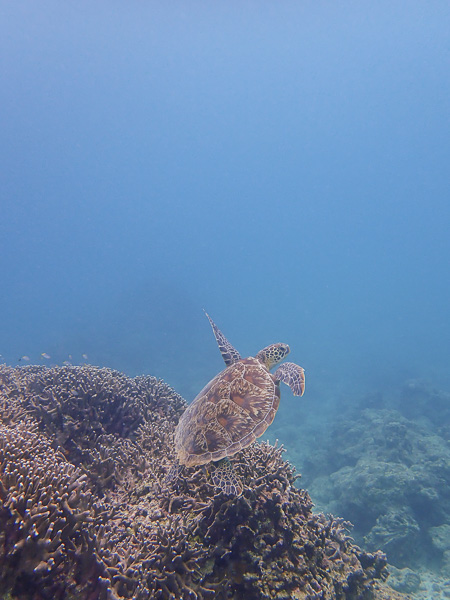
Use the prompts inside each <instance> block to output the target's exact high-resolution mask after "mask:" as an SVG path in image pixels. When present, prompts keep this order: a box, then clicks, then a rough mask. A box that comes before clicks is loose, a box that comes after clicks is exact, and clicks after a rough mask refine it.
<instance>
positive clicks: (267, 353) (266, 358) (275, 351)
mask: <svg viewBox="0 0 450 600" xmlns="http://www.w3.org/2000/svg"><path fill="white" fill-rule="evenodd" d="M289 352H290V348H289V346H288V345H287V344H282V343H280V344H271V345H270V346H267V347H266V348H263V349H262V350H260V351H259V352H258V354H257V355H256V357H255V358H256V359H257V360H259V361H260V362H262V363H263V364H264V365H265V366H266V367H267V368H268V369H269V371H270V369H271V368H272V367H274V366H275V365H277V364H278V363H279V362H281V361H282V360H284V359H285V358H286V356H287V355H288V354H289Z"/></svg>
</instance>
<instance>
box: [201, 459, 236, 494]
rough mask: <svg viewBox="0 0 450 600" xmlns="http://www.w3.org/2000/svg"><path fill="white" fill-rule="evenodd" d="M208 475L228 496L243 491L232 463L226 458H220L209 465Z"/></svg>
mask: <svg viewBox="0 0 450 600" xmlns="http://www.w3.org/2000/svg"><path fill="white" fill-rule="evenodd" d="M209 469H210V477H211V481H212V482H213V484H214V485H215V486H216V488H218V489H219V490H220V491H221V492H223V493H224V494H227V495H228V496H240V495H241V494H242V492H243V491H244V488H243V487H242V482H241V480H240V479H239V477H238V475H237V473H236V471H235V470H234V467H233V465H232V464H231V462H230V461H229V460H228V458H222V460H218V461H217V462H215V463H211V465H209Z"/></svg>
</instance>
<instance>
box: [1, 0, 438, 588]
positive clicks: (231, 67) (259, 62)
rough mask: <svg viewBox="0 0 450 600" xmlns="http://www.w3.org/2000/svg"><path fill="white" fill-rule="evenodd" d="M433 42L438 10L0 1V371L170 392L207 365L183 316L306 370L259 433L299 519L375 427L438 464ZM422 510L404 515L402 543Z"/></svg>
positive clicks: (201, 342) (406, 5)
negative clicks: (134, 382) (72, 368)
mask: <svg viewBox="0 0 450 600" xmlns="http://www.w3.org/2000/svg"><path fill="white" fill-rule="evenodd" d="M449 31H450V6H449V4H448V3H447V2H439V1H434V2H429V3H423V2H415V1H411V2H397V3H392V2H383V1H381V2H377V3H365V2H364V3H361V2H344V3H327V2H277V3H271V2H259V3H256V2H245V3H244V2H228V3H206V2H189V3H187V2H173V3H170V4H167V3H157V2H146V3H144V2H127V3H119V2H102V1H99V2H96V3H95V4H92V3H86V2H81V3H76V4H71V3H59V2H51V1H44V2H40V3H38V4H36V3H31V2H21V1H17V2H14V3H10V2H5V1H3V2H0V65H1V81H2V86H1V88H2V101H1V103H0V124H1V132H2V133H1V136H0V153H1V169H0V209H1V211H0V214H1V218H0V276H1V282H0V283H1V288H2V293H1V294H0V314H1V320H0V322H1V325H0V354H1V356H0V362H5V363H7V364H9V365H18V364H30V363H31V364H33V363H37V364H45V365H48V366H50V365H53V364H59V365H61V364H63V363H64V362H65V361H67V362H70V363H72V364H82V363H85V362H88V363H91V364H95V365H100V366H103V365H105V366H109V367H112V368H114V369H118V370H120V371H123V372H125V373H126V374H128V375H131V376H133V375H136V374H143V373H145V374H151V375H155V376H157V377H161V378H163V379H164V380H165V381H167V382H168V383H169V384H170V385H171V386H173V387H174V388H175V389H176V390H177V391H178V392H179V393H180V394H181V395H183V396H184V397H185V398H186V399H187V400H188V401H191V400H192V399H193V398H194V397H195V395H196V394H197V393H198V391H199V390H200V389H201V388H202V386H203V385H204V384H205V383H206V382H207V381H208V380H209V379H210V378H211V377H213V376H214V375H215V374H216V373H217V372H218V371H219V370H220V369H222V368H223V362H222V359H221V356H220V353H219V352H218V350H217V347H216V344H215V341H214V339H213V336H212V334H211V330H210V327H209V324H208V322H207V320H206V318H205V316H204V314H203V311H202V309H203V308H205V309H206V310H207V311H208V312H209V313H210V314H211V316H212V317H213V319H214V320H215V321H216V323H217V324H218V326H219V327H220V328H221V330H222V331H223V332H224V334H225V335H226V336H227V337H228V339H229V340H230V341H231V343H232V344H233V345H235V346H236V348H237V349H238V350H239V351H240V353H241V354H242V355H243V356H246V355H254V354H255V353H256V352H257V351H258V350H259V349H261V348H262V347H264V346H266V345H268V344H270V343H273V342H278V341H283V342H287V343H288V344H290V347H291V360H293V361H295V362H297V363H299V364H301V365H302V366H303V367H304V368H305V371H306V392H305V395H304V397H303V398H301V399H298V398H294V397H293V396H292V394H291V392H290V390H289V389H288V388H287V387H286V386H283V390H282V402H281V405H280V409H279V412H278V414H277V417H276V419H275V422H274V424H273V425H272V427H271V428H270V429H269V430H268V432H267V433H268V434H269V438H270V439H272V440H273V439H275V437H276V438H278V439H279V440H280V442H282V443H284V445H285V447H286V448H287V452H288V457H289V458H290V459H291V460H293V462H294V463H295V464H296V466H297V467H298V469H299V470H300V471H304V472H305V473H304V475H305V477H304V480H302V482H303V484H304V485H306V487H308V486H311V490H310V491H311V495H312V498H313V500H315V501H316V502H317V503H318V506H319V507H320V508H323V509H324V510H326V509H330V508H332V509H333V510H335V511H337V512H339V511H340V510H344V509H346V508H348V509H349V512H350V513H351V506H348V505H347V504H345V503H344V502H343V503H342V505H341V506H339V505H337V506H336V505H332V500H333V493H332V492H330V493H328V495H327V491H326V490H325V491H324V487H323V485H321V483H320V481H321V480H320V477H329V476H331V474H332V473H337V472H339V470H340V469H342V468H347V469H348V468H353V467H354V466H355V464H356V463H357V462H358V461H359V460H360V459H361V457H362V456H363V455H364V456H366V455H368V456H372V457H373V456H375V455H376V452H377V451H376V450H374V451H373V452H372V450H371V449H372V448H373V444H375V445H376V440H375V442H374V434H373V432H374V428H375V425H374V419H375V421H376V423H377V424H378V425H377V426H378V427H379V429H380V438H381V442H380V443H384V442H383V440H385V428H386V426H388V425H389V424H391V425H392V423H393V422H394V423H397V425H398V426H399V427H400V429H401V428H402V427H405V428H406V430H407V432H408V433H407V434H404V435H403V437H402V438H401V439H402V440H404V439H405V436H406V437H408V436H409V435H410V433H409V432H410V431H411V427H416V426H417V427H418V426H419V425H420V427H423V428H424V429H423V431H422V430H421V433H420V435H424V436H425V438H424V439H423V440H422V441H421V444H419V446H420V445H421V447H427V436H429V438H430V439H431V437H432V438H433V440H435V442H436V444H438V445H439V448H441V451H442V452H441V455H440V456H441V458H440V460H441V461H444V463H445V464H446V465H447V464H448V462H449V461H450V452H449V439H450V435H449V431H450V413H449V410H448V405H449V399H450V396H449V395H448V394H449V392H448V390H449V384H450V376H449V367H448V364H449V356H450V302H449V297H450V277H449V273H450V264H449V263H450V236H449V225H450V179H449V164H450V117H449V115H450V78H449V73H450V37H449V34H448V32H449ZM405 390H406V391H405ZM408 390H410V391H411V390H412V392H411V393H409V392H408ZM381 409H382V410H384V411H385V412H384V413H383V415H384V416H383V419H384V420H383V419H381V421H380V420H378V421H377V420H376V419H377V418H378V417H377V414H378V413H376V414H375V416H374V413H367V411H374V410H375V411H376V410H381ZM391 410H393V411H397V412H395V414H394V415H393V413H389V411H391ZM365 411H366V412H365ZM386 411H388V412H386ZM433 411H434V412H433ZM431 413H433V414H432V415H431ZM368 415H369V416H368ZM430 415H431V416H430ZM338 417H340V418H341V419H342V418H343V419H344V420H343V421H339V419H338ZM402 419H406V420H407V423H405V422H403V421H402ZM355 423H359V424H360V425H359V429H357V431H356V432H355V431H353V434H352V435H350V434H349V433H348V431H349V428H351V427H353V426H354V425H355ZM364 423H366V428H365V426H364ZM411 423H415V424H419V425H411ZM395 431H397V433H395V432H394V433H392V440H393V441H392V444H393V445H394V446H395V445H396V444H397V443H398V440H399V435H400V434H398V427H397V429H396V430H395ZM402 431H403V430H402ZM424 432H425V433H424ZM417 435H419V434H417ZM365 436H368V438H367V439H368V441H367V443H366V442H365V441H364V440H365ZM370 436H371V437H370ZM375 437H376V436H375ZM400 437H401V436H400ZM356 438H357V439H358V440H359V443H360V447H358V448H357V450H355V444H354V440H355V439H356ZM369 438H370V439H369ZM436 438H439V440H438V441H436ZM421 439H422V438H421ZM361 440H362V442H361ZM333 443H334V446H336V445H338V444H343V445H345V444H347V443H348V444H349V445H351V447H352V452H353V454H352V456H351V457H350V458H348V454H349V453H348V452H347V455H346V456H347V459H348V460H347V459H344V458H342V460H341V462H340V463H338V464H334V465H333V466H332V467H331V466H330V460H331V458H330V457H332V456H335V455H336V447H334V448H333ZM392 444H391V445H392ZM411 444H412V446H411V447H413V446H414V444H415V442H411ZM330 445H331V448H330ZM376 447H377V448H378V447H379V446H376ZM414 447H415V446H414ZM433 447H435V446H433ZM408 448H410V447H409V446H405V447H404V452H405V456H407V455H408V454H409V455H411V450H410V449H409V450H408ZM369 450H370V451H369ZM343 454H344V455H345V454H346V451H343ZM350 454H351V453H350ZM319 455H320V456H319ZM402 456H403V454H401V453H399V454H398V456H397V458H396V459H395V460H396V461H397V463H398V464H400V463H401V464H403V462H402ZM442 457H444V458H442ZM320 458H321V460H322V462H321V463H320V460H319V459H320ZM346 460H347V462H346ZM418 460H419V459H418ZM383 462H384V463H386V462H389V461H387V459H386V457H385V456H383ZM319 463H320V464H319ZM327 465H328V467H327ZM327 468H328V471H327ZM333 469H334V470H333ZM445 473H446V474H445V475H442V473H441V474H440V475H439V477H440V481H441V483H442V482H443V488H444V489H445V488H446V487H447V488H448V482H449V479H446V477H447V475H448V472H447V471H446V472H445ZM436 477H437V478H439V477H438V475H436ZM411 485H412V486H413V485H414V483H412V484H411ZM427 489H431V490H433V489H434V484H433V482H430V483H429V485H428V488H427ZM435 491H436V490H435ZM315 492H316V493H315ZM430 493H431V492H430ZM436 493H437V494H438V496H439V494H440V493H441V492H439V491H436ZM442 493H444V492H442ZM432 495H433V494H432V493H431V496H432ZM431 496H430V497H431ZM369 497H370V494H369ZM440 498H441V500H442V502H444V500H443V499H442V494H441V496H440ZM447 500H448V499H445V502H447ZM402 502H403V500H402ZM405 502H406V501H405ZM405 502H404V503H405ZM442 502H441V504H440V505H439V511H440V512H439V514H438V512H437V511H438V508H437V506H436V504H431V505H428V504H420V502H419V503H418V504H417V506H414V507H413V508H411V507H410V508H408V511H409V513H411V511H412V512H413V513H414V518H415V520H416V522H418V523H419V528H421V532H422V533H423V536H424V537H423V539H424V540H425V539H427V540H429V538H430V534H429V533H427V532H428V530H429V528H430V527H440V526H442V525H448V526H449V531H450V524H449V523H447V521H446V519H445V518H444V517H443V516H442ZM399 503H400V504H401V502H400V501H399V500H398V499H397V504H399ZM444 504H445V503H444ZM408 506H409V505H408ZM420 507H422V508H420ZM430 507H431V508H430ZM421 510H422V513H421V514H420V512H421ZM434 510H436V512H434V513H433V511H434ZM430 511H431V515H433V514H434V515H435V518H433V517H432V518H431V519H430V520H429V522H428V521H427V523H425V524H422V523H421V521H420V517H421V516H424V515H425V513H426V514H427V515H430ZM417 513H419V514H417ZM343 516H345V518H348V519H349V520H354V521H356V526H357V533H358V526H359V525H360V529H359V531H360V540H358V541H361V543H364V536H366V542H367V543H369V542H370V539H372V538H373V535H374V534H373V531H372V529H370V528H369V529H370V531H371V533H367V531H369V529H367V528H368V527H369V525H367V524H366V525H367V527H366V529H367V531H366V530H365V529H364V523H361V524H358V518H357V517H358V515H357V514H356V515H353V514H345V515H343ZM427 518H428V517H427ZM376 519H377V516H376V515H374V522H375V520H376ZM378 524H379V523H378ZM427 528H428V529H427ZM445 531H446V530H445ZM422 533H421V534H420V535H422ZM366 534H367V535H366ZM370 535H372V538H370V539H369V537H370ZM367 536H369V537H367ZM427 536H428V537H427ZM444 537H445V536H444ZM414 539H416V538H414ZM421 539H422V538H421ZM408 540H409V541H408ZM408 540H407V541H406V542H404V543H403V545H404V544H408V543H409V544H411V543H413V542H411V541H410V539H409V538H408ZM378 541H379V540H378ZM373 543H374V544H376V543H377V540H376V539H375V540H374V541H373ZM414 543H415V542H414ZM424 543H425V542H424ZM379 545H380V546H382V545H383V544H382V543H379ZM444 546H445V544H444ZM434 547H435V550H436V564H435V565H432V566H436V565H437V566H436V568H437V569H438V570H439V569H443V568H444V567H445V565H444V567H443V566H442V565H443V564H444V563H445V560H444V559H443V558H442V552H444V554H445V552H449V551H450V545H449V547H448V548H447V547H443V548H439V547H438V546H436V544H435V546H434ZM383 549H384V550H385V551H388V550H389V548H384V547H383ZM395 552H397V554H396V553H395ZM393 556H394V557H397V559H398V551H396V550H395V551H394V552H393ZM408 556H409V555H408ZM388 558H389V552H388ZM410 558H411V557H408V558H407V560H406V561H404V563H402V560H400V559H398V560H397V563H398V566H399V567H401V568H403V567H404V566H405V565H411V564H413V562H414V560H413V559H411V560H412V562H411V560H410ZM413 558H414V557H413ZM416 558H417V557H416ZM420 558H421V557H420V556H419V557H418V559H417V561H416V563H417V564H420ZM444 558H445V557H444ZM447 558H448V559H449V564H450V554H449V555H448V557H447ZM442 560H444V563H442ZM394 564H395V561H394ZM417 564H416V567H417ZM449 568H450V567H449ZM444 571H445V568H444ZM449 573H450V571H449ZM449 577H450V575H449Z"/></svg>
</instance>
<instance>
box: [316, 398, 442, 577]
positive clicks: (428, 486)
mask: <svg viewBox="0 0 450 600" xmlns="http://www.w3.org/2000/svg"><path fill="white" fill-rule="evenodd" d="M422 393H423V391H422ZM412 410H415V409H412ZM428 412H432V411H428ZM330 439H331V440H333V441H332V443H330V442H329V441H327V440H325V439H324V440H323V444H322V453H321V455H320V460H318V458H317V457H314V456H311V457H310V459H309V463H308V464H307V465H305V467H306V472H307V473H311V474H312V473H315V476H314V477H311V481H310V483H309V489H310V492H311V494H312V496H313V498H314V499H317V501H318V502H319V504H320V506H321V507H322V508H324V507H326V509H327V510H331V511H333V512H336V513H338V514H340V515H343V516H344V517H345V518H349V515H351V518H352V521H353V522H354V524H355V532H356V537H357V539H358V540H359V541H360V542H361V543H364V545H365V546H367V547H368V548H369V549H375V548H381V549H382V550H383V551H384V552H386V554H387V556H388V559H389V562H392V563H393V564H394V565H396V566H397V567H400V568H406V567H410V568H422V567H423V566H424V565H428V567H430V568H434V569H437V570H439V569H441V571H442V573H443V574H444V575H446V576H448V574H447V573H444V570H445V569H446V564H447V556H448V554H447V553H448V552H449V550H450V546H449V545H448V543H447V537H448V536H447V534H448V531H449V530H450V520H449V516H448V515H449V514H450V488H449V486H448V482H449V481H450V448H449V446H448V442H447V441H446V440H445V439H444V438H443V437H442V436H441V435H439V434H438V432H436V431H435V430H433V429H431V428H429V427H428V426H427V424H426V422H425V423H423V422H422V423H418V422H413V421H410V420H408V419H406V418H405V417H404V416H402V415H401V414H400V412H398V411H397V410H392V409H387V408H383V409H374V408H370V409H365V410H362V411H358V412H356V411H355V413H354V414H353V415H352V416H351V415H347V417H346V419H345V420H340V421H338V422H337V423H336V424H335V425H334V427H333V428H332V432H331V434H329V436H328V440H330ZM307 479H308V475H307Z"/></svg>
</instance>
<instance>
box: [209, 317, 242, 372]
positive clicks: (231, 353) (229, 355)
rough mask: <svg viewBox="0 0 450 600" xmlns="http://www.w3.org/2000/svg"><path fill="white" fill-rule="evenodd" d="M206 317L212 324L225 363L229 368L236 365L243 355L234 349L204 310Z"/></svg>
mask: <svg viewBox="0 0 450 600" xmlns="http://www.w3.org/2000/svg"><path fill="white" fill-rule="evenodd" d="M203 310H204V312H205V315H206V316H207V317H208V321H209V322H210V323H211V327H212V330H213V333H214V337H215V338H216V342H217V345H218V346H219V350H220V353H221V354H222V358H223V360H224V361H225V364H226V365H227V367H229V366H230V365H234V363H237V361H238V360H241V355H240V354H239V352H238V351H237V350H236V348H234V347H233V346H232V345H231V344H230V342H229V341H228V340H227V338H226V337H225V336H224V335H223V333H222V332H221V331H220V329H219V328H218V327H217V325H216V324H215V323H214V321H213V320H212V319H211V317H210V316H209V315H208V313H207V312H206V310H205V309H203Z"/></svg>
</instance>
